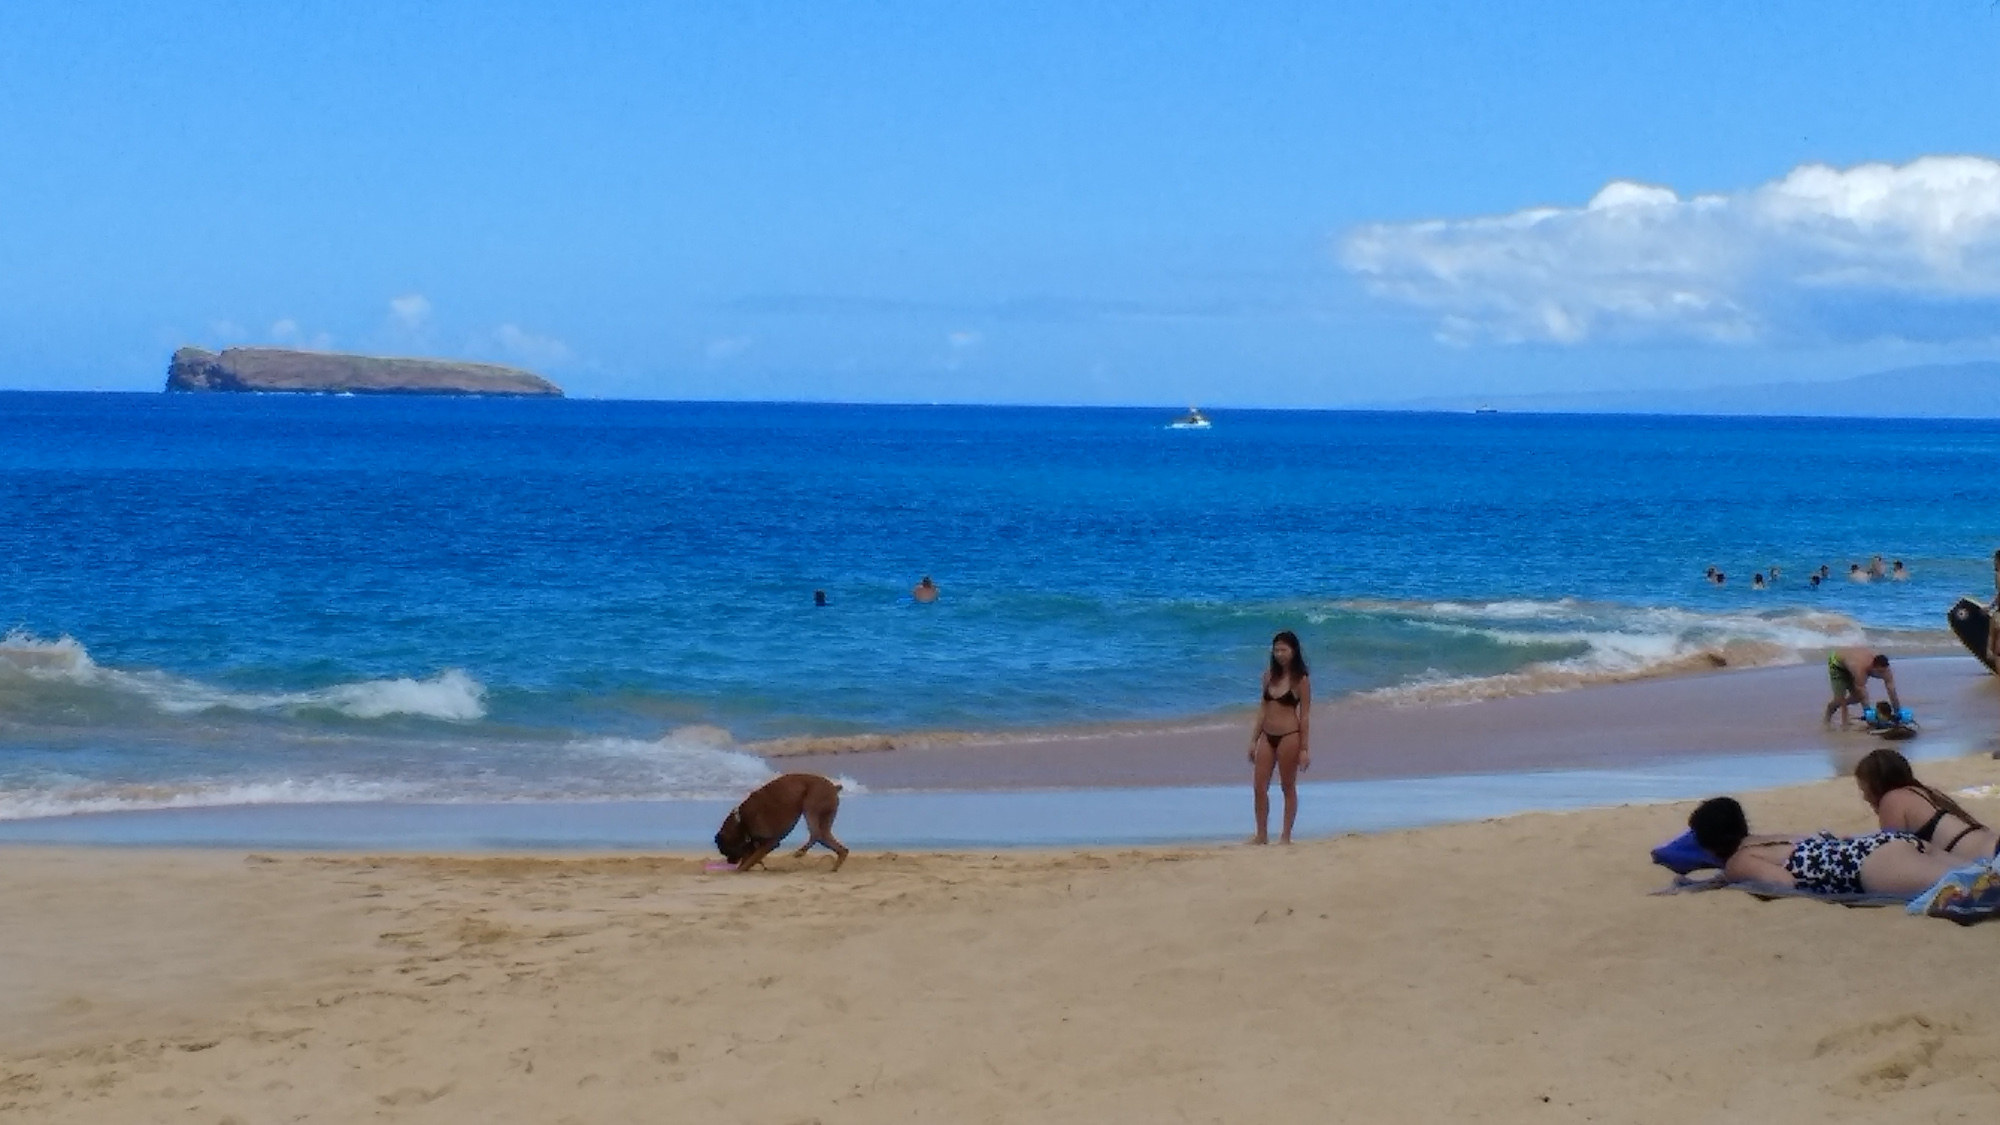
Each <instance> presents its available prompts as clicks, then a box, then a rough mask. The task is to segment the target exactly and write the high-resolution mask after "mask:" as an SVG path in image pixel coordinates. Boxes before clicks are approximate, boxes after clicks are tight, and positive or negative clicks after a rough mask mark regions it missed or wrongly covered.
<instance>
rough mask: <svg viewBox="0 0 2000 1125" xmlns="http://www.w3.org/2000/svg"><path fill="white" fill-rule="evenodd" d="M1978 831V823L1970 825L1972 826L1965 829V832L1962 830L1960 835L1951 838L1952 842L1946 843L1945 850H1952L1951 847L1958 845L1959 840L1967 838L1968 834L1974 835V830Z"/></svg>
mask: <svg viewBox="0 0 2000 1125" xmlns="http://www.w3.org/2000/svg"><path fill="white" fill-rule="evenodd" d="M1977 831H1979V826H1978V825H1977V824H1975V825H1973V826H1972V827H1970V828H1967V829H1966V830H1965V831H1963V832H1960V833H1959V834H1958V835H1956V836H1953V837H1952V838H1951V843H1949V844H1946V845H1945V846H1944V850H1945V851H1950V850H1951V849H1953V848H1955V847H1957V846H1958V842H1959V841H1960V840H1963V839H1965V838H1966V837H1967V836H1970V835H1972V834H1973V833H1974V832H1977Z"/></svg>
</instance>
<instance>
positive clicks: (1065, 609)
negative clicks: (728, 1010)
mask: <svg viewBox="0 0 2000 1125" xmlns="http://www.w3.org/2000/svg"><path fill="white" fill-rule="evenodd" d="M1175 413H1177V412H1176V411H1172V410H1036V409H999V408H920V407H843V406H801V405H754V404H744V405H718V404H669V403H628V402H591V401H559V402H526V401H518V402H517V401H464V400H440V399H369V398H322V397H277V396H241V397H238V396H229V397H199V396H187V397H178V396H177V397H168V396H148V395H81V394H77V395H55V394H0V533H4V535H5V537H6V548H5V550H4V551H0V580H4V587H3V588H4V589H5V590H6V592H7V598H8V602H7V605H6V610H5V614H4V616H0V627H11V628H12V632H11V634H10V635H9V637H8V639H7V640H6V641H5V642H4V644H0V817H20V816H29V815H37V814H47V813H55V812H69V811H77V810H89V809H129V808H146V807H162V806H175V805H187V804H216V803H240V802H259V801H332V800H357V799H359V800H369V799H398V800H445V801H456V800H495V799H500V800H506V799H516V798H534V799H574V798H585V799H595V798H602V797H634V798H657V799H670V798H683V797H701V796H707V795H713V794H721V793H727V792H734V791H737V790H739V789H740V788H741V787H742V786H743V785H745V784H747V783H749V782H751V781H754V780H756V779H757V778H759V777H761V776H763V775H764V772H765V769H764V766H763V764H762V762H761V761H760V760H759V759H757V758H756V757H754V756H752V755H750V754H746V753H744V752H743V751H744V749H745V748H746V747H754V744H755V743H756V742H757V741H758V740H762V739H771V738H788V737H809V738H810V737H826V736H839V735H847V734H856V733H865V732H909V731H1004V730H1014V729H1020V728H1027V727H1044V726H1051V725H1054V726H1065V725H1072V724H1085V723H1090V724H1097V723H1113V724H1118V723H1141V722H1163V721H1164V722H1171V721H1177V720H1186V719H1194V718H1199V717H1202V716H1207V715H1211V714H1214V713H1215V712H1217V711H1218V710H1220V709H1227V708H1234V707H1240V706H1242V705H1243V704H1244V703H1245V701H1246V700H1247V699H1248V698H1250V697H1251V695H1252V694H1253V693H1254V691H1255V678H1256V674H1257V669H1258V666H1259V663H1260V661H1261V659H1262V653H1263V651H1264V648H1265V645H1266V644H1267V642H1268V639H1269V637H1270V635H1271V633H1272V632H1273V631H1275V630H1277V629H1281V628H1290V629H1295V630H1297V631H1298V632H1299V633H1300V634H1301V635H1302V637H1303V638H1304V640H1305V645H1306V649H1307V652H1308V655H1309V656H1310V657H1311V658H1312V659H1313V662H1314V671H1315V676H1314V682H1315V684H1316V686H1317V690H1318V691H1319V693H1320V695H1321V697H1322V698H1324V697H1327V696H1329V695H1339V694H1344V693H1353V692H1387V693H1394V694H1401V695H1404V696H1408V697H1412V698H1423V697H1429V696H1436V697H1443V698H1469V697H1475V696H1478V695H1482V694H1505V693H1514V692H1524V691H1539V690H1551V689H1556V688H1562V687H1569V686H1575V685H1577V684H1581V683H1588V682H1592V681H1595V680H1601V679H1610V678H1622V677H1629V676H1634V675H1644V674H1653V673H1657V672H1661V671H1668V670H1672V669H1674V668H1678V667H1685V666H1705V665H1706V663H1707V662H1708V660H1709V658H1710V657H1711V656H1721V657H1723V658H1725V659H1728V660H1729V661H1731V662H1732V663H1760V662H1776V661H1784V660H1790V659H1796V658H1797V653H1799V652H1800V651H1811V650H1815V649H1818V648H1821V647H1824V646H1825V645H1827V644H1829V643H1838V642H1842V641H1851V640H1860V639H1862V638H1864V637H1865V636H1871V635H1872V636H1874V637H1877V638H1887V639H1888V640H1889V641H1891V642H1894V643H1898V644H1907V645H1919V646H1921V645H1926V644H1939V643H1948V641H1947V640H1946V639H1945V637H1944V634H1943V633H1942V629H1941V626H1942V621H1943V617H1942V614H1943V611H1944V609H1945V608H1946V607H1947V606H1948V605H1949V604H1950V602H1951V601H1952V600H1953V599H1954V598H1955V597H1957V596H1958V595H1959V594H1960V593H1965V592H1973V593H1982V594H1984V593H1987V592H1989V591H1990V587H1991V578H1990V569H1989V567H1990V563H1989V561H1988V560H1990V558H1991V554H1992V551H1993V548H1994V547H1995V546H1996V545H1997V544H2000V539H1996V533H2000V528H1996V527H1995V526H1993V523H1992V519H1993V517H1992V513H1994V512H2000V480H1996V478H1995V475H1994V474H1993V473H1992V471H1991V466H1992V465H1994V464H1995V463H2000V462H1996V454H2000V424H1992V423H1976V424H1975V423H1962V422H1851V421H1830V420H1768V419H1767V420H1749V419H1744V420H1729V419H1668V418H1609V417H1559V416H1515V415H1504V414H1503V415H1481V416H1470V415H1416V414H1369V413H1284V412H1268V413H1263V412H1259V413H1241V414H1228V413H1225V414H1221V415H1217V416H1216V417H1215V420H1216V425H1215V428H1214V429H1212V430H1210V431H1206V432H1189V431H1173V430H1169V429H1167V428H1165V426H1164V423H1165V422H1166V421H1168V420H1169V419H1170V418H1171V417H1172V416H1173V415H1174V414H1175ZM1874 553H1881V554H1883V555H1885V556H1888V557H1890V558H1901V559H1903V560H1904V561H1905V562H1906V563H1907V564H1908V565H1909V566H1910V567H1911V570H1912V574H1913V578H1912V580H1911V581H1909V582H1907V583H1891V582H1881V583H1873V584H1868V585H1856V584H1851V583H1848V582H1846V581H1844V580H1839V574H1838V573H1837V574H1836V581H1834V582H1833V583H1832V584H1831V585H1829V586H1828V587H1826V588H1824V589H1821V590H1810V589H1808V588H1807V587H1806V586H1805V583H1804V576H1805V573H1806V571H1807V570H1808V568H1810V567H1815V566H1817V565H1819V564H1822V563H1826V564H1830V565H1832V566H1833V567H1834V569H1835V571H1836V572H1844V571H1845V569H1846V565H1847V563H1848V562H1850V561H1854V560H1861V561H1865V560H1866V559H1867V558H1868V556H1869V555H1871V554H1874ZM1773 564H1775V565H1778V566H1780V567H1782V568H1783V571H1784V575H1783V578H1782V579H1780V581H1779V582H1778V583H1777V585H1776V587H1775V588H1774V589H1771V590H1768V591H1753V590H1751V589H1750V588H1749V583H1748V581H1747V579H1748V578H1749V575H1750V574H1751V573H1752V572H1753V571H1756V570H1760V569H1765V568H1768V567H1769V566H1771V565H1773ZM1710 565H1719V566H1721V567H1723V568H1724V569H1725V570H1726V571H1728V572H1729V573H1730V575H1731V579H1732V580H1731V582H1730V583H1729V585H1728V586H1726V587H1723V588H1716V587H1714V586H1712V585H1710V584H1708V583H1707V582H1705V581H1703V580H1702V572H1703V569H1704V568H1705V567H1707V566H1710ZM922 574H930V575H933V576H935V577H936V579H937V581H938V583H939V585H940V586H941V588H942V589H943V591H944V596H943V598H942V599H941V600H940V602H939V603H938V604H936V605H933V606H918V605H914V604H911V603H910V602H909V601H908V600H907V597H906V592H907V590H908V588H909V586H910V585H911V584H912V583H913V582H914V581H915V579H916V578H917V577H918V576H919V575H922ZM815 589H823V590H825V591H826V592H827V594H828V597H829V601H830V603H831V604H830V605H829V606H827V607H826V608H823V609H816V608H814V607H813V604H812V593H813V591H814V590H815Z"/></svg>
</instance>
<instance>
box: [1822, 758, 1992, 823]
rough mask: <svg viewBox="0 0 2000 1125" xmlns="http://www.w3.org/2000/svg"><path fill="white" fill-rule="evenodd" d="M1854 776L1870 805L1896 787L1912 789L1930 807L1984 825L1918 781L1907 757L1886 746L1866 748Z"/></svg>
mask: <svg viewBox="0 0 2000 1125" xmlns="http://www.w3.org/2000/svg"><path fill="white" fill-rule="evenodd" d="M1854 779H1855V780H1856V781H1858V782H1860V783H1861V788H1862V790H1863V791H1865V792H1866V793H1867V794H1868V803H1869V804H1871V805H1877V804H1880V803H1881V802H1882V798H1884V797H1886V796H1888V795H1889V794H1891V793H1894V792H1895V791H1896V790H1898V789H1914V790H1916V791H1917V792H1918V793H1921V794H1923V798H1924V800H1926V801H1929V802H1930V803H1931V807H1932V808H1934V809H1936V810H1938V811H1939V812H1944V813H1950V814H1951V815H1952V816H1955V817H1957V818H1958V819H1960V820H1962V821H1964V822H1965V823H1967V824H1970V825H1971V826H1973V827H1974V828H1984V827H1986V826H1985V825H1984V824H1981V823H1979V821H1977V820H1976V819H1974V818H1973V816H1972V814H1971V813H1969V812H1966V811H1965V809H1964V808H1963V807H1962V806H1960V805H1959V803H1958V802H1957V801H1954V800H1952V799H1951V798H1950V797H1947V796H1945V795H1944V794H1943V793H1940V792H1938V791H1937V790H1935V789H1932V788H1931V787H1930V786H1928V785H1925V784H1924V783H1923V782H1921V781H1918V780H1917V773H1916V771H1915V770H1913V769H1911V768H1910V760H1909V759H1908V758H1905V757H1903V756H1902V755H1901V754H1898V753H1897V752H1896V751H1894V750H1891V749H1889V748H1888V747H1886V746H1884V747H1882V748H1881V749H1879V750H1870V751H1869V752H1868V754H1867V756H1866V757H1863V758H1862V759H1861V761H1860V762H1858V763H1856V765H1855V767H1854Z"/></svg>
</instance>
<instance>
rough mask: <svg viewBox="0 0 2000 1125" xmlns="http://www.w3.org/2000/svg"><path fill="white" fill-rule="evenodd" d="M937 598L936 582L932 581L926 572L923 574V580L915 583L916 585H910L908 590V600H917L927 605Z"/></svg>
mask: <svg viewBox="0 0 2000 1125" xmlns="http://www.w3.org/2000/svg"><path fill="white" fill-rule="evenodd" d="M937 599H938V588H937V583H935V582H932V581H931V576H930V575H928V574H926V575H924V579H923V581H921V582H919V583H917V584H916V586H914V587H912V588H911V590H910V600H912V601H914V602H917V603H918V604H920V605H929V604H930V603H932V602H934V601H936V600H937Z"/></svg>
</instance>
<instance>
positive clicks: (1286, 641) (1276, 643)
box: [1270, 629, 1308, 683]
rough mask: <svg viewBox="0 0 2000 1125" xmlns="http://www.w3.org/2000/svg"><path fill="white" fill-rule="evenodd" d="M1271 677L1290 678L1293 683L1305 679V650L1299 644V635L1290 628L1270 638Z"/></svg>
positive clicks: (1276, 678)
mask: <svg viewBox="0 0 2000 1125" xmlns="http://www.w3.org/2000/svg"><path fill="white" fill-rule="evenodd" d="M1270 675H1271V679H1273V680H1290V681H1291V682H1293V683H1297V682H1298V681H1300V680H1302V679H1305V678H1306V676H1307V675H1308V673H1307V671H1306V650H1305V649H1304V648H1303V647H1301V646H1300V644H1299V635H1298V634H1297V633H1294V632H1292V631H1291V630H1290V629H1287V630H1285V631H1284V632H1282V633H1279V634H1278V635H1277V636H1275V637H1272V638H1271V668H1270Z"/></svg>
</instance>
